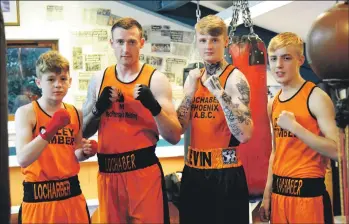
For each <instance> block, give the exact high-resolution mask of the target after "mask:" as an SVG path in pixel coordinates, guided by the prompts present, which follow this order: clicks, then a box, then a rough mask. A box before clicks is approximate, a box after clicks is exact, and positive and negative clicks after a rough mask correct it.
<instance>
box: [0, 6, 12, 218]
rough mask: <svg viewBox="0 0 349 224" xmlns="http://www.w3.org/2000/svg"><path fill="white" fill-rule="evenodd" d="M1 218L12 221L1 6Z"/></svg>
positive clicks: (0, 12)
mask: <svg viewBox="0 0 349 224" xmlns="http://www.w3.org/2000/svg"><path fill="white" fill-rule="evenodd" d="M0 92H1V94H0V111H1V112H0V119H1V122H0V132H1V136H0V146H1V147H0V198H1V199H0V220H1V223H9V222H10V207H11V203H10V190H9V175H8V158H9V157H8V153H9V149H8V133H7V75H6V41H5V27H4V17H3V15H2V10H1V8H0Z"/></svg>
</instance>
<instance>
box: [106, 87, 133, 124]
mask: <svg viewBox="0 0 349 224" xmlns="http://www.w3.org/2000/svg"><path fill="white" fill-rule="evenodd" d="M116 92H117V94H118V98H117V99H116V101H115V103H117V104H118V106H117V108H118V111H115V110H113V109H111V110H108V111H106V113H105V115H106V117H109V118H119V119H134V120H137V119H138V114H137V113H134V112H130V111H127V108H125V97H124V94H123V93H122V91H121V90H120V89H117V90H116Z"/></svg>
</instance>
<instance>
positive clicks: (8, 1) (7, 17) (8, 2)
mask: <svg viewBox="0 0 349 224" xmlns="http://www.w3.org/2000/svg"><path fill="white" fill-rule="evenodd" d="M0 7H1V11H2V14H3V17H4V23H5V26H19V25H20V17H19V0H16V1H13V0H1V1H0Z"/></svg>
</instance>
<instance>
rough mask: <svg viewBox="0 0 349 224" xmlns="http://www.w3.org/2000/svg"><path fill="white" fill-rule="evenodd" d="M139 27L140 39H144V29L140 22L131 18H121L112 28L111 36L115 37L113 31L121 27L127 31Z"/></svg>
mask: <svg viewBox="0 0 349 224" xmlns="http://www.w3.org/2000/svg"><path fill="white" fill-rule="evenodd" d="M134 26H135V27H137V28H138V30H139V33H140V37H141V38H142V37H143V28H142V26H141V24H139V22H138V21H137V20H135V19H133V18H131V17H124V18H120V19H118V20H116V22H115V23H114V25H113V27H112V28H111V34H112V36H113V31H114V29H116V28H118V27H120V28H123V29H125V30H128V29H131V28H132V27H134Z"/></svg>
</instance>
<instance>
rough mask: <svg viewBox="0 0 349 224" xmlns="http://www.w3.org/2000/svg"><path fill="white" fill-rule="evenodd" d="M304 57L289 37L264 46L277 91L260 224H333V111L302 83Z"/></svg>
mask: <svg viewBox="0 0 349 224" xmlns="http://www.w3.org/2000/svg"><path fill="white" fill-rule="evenodd" d="M303 51H304V49H303V41H302V39H301V38H300V37H299V36H298V35H296V34H294V33H291V32H285V33H280V34H278V35H276V36H275V37H274V38H272V39H271V41H270V43H269V46H268V58H269V64H270V70H271V73H272V74H273V76H274V78H275V80H276V81H277V82H278V83H279V84H280V85H281V90H280V91H279V92H278V93H277V94H276V95H275V97H274V98H273V99H272V100H271V101H270V102H269V103H268V114H269V118H270V121H271V124H272V127H273V130H272V134H273V135H272V136H273V142H274V144H273V146H274V147H273V149H272V153H271V155H270V160H269V171H268V178H267V183H266V187H265V190H264V197H263V202H262V205H261V208H260V218H261V219H262V221H268V220H270V221H271V222H272V223H333V215H332V207H331V202H330V198H329V195H328V192H327V191H326V187H325V182H324V177H325V172H326V167H327V165H328V163H329V159H333V160H337V159H338V158H337V136H338V128H337V126H336V122H335V111H334V105H333V103H332V101H331V98H330V97H329V96H328V95H327V93H326V92H324V91H323V90H321V89H320V88H317V86H316V85H315V84H314V83H312V82H310V81H305V80H304V79H303V78H302V76H301V74H300V66H301V65H302V64H303V63H304V55H303ZM324 53H326V52H324ZM270 211H271V213H270Z"/></svg>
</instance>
